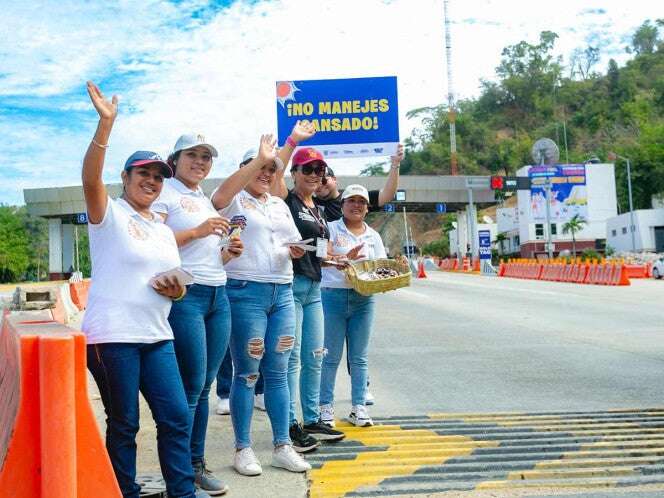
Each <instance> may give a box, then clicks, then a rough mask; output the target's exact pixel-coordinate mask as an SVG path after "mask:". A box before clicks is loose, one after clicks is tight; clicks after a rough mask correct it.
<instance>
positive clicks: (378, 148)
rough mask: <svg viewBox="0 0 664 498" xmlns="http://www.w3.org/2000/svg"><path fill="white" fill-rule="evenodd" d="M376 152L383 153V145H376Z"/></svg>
mask: <svg viewBox="0 0 664 498" xmlns="http://www.w3.org/2000/svg"><path fill="white" fill-rule="evenodd" d="M374 152H375V153H376V154H381V153H382V152H383V147H376V148H375V149H374Z"/></svg>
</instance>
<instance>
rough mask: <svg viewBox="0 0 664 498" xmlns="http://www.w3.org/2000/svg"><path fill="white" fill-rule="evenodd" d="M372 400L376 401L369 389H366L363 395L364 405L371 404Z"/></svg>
mask: <svg viewBox="0 0 664 498" xmlns="http://www.w3.org/2000/svg"><path fill="white" fill-rule="evenodd" d="M374 401H376V398H374V395H373V394H371V392H370V391H369V389H367V392H366V394H365V395H364V404H365V405H373V404H374Z"/></svg>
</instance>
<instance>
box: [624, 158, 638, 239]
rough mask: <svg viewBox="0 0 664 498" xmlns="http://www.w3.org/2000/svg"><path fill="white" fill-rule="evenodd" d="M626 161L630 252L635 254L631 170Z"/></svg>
mask: <svg viewBox="0 0 664 498" xmlns="http://www.w3.org/2000/svg"><path fill="white" fill-rule="evenodd" d="M624 159H625V161H627V193H628V195H629V223H630V226H629V231H630V232H631V234H632V252H636V235H635V234H634V228H635V227H634V205H633V204H632V168H631V167H630V164H629V159H627V158H624Z"/></svg>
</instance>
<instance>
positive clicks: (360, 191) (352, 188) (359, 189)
mask: <svg viewBox="0 0 664 498" xmlns="http://www.w3.org/2000/svg"><path fill="white" fill-rule="evenodd" d="M356 195H359V196H360V197H363V198H364V199H366V201H367V202H369V192H368V191H367V189H366V188H364V187H363V186H362V185H357V184H353V185H348V187H346V188H345V189H344V193H343V194H341V200H342V201H343V200H345V199H348V198H349V197H355V196H356Z"/></svg>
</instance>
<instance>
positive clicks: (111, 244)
mask: <svg viewBox="0 0 664 498" xmlns="http://www.w3.org/2000/svg"><path fill="white" fill-rule="evenodd" d="M87 86H88V94H89V95H90V99H91V100H92V103H93V105H94V107H95V109H96V110H97V113H98V114H99V124H98V125H97V131H96V132H95V135H94V137H93V139H92V142H91V143H90V145H89V146H88V150H87V153H86V154H85V158H84V160H83V173H82V176H83V193H84V195H85V204H86V207H87V211H88V220H89V231H90V255H91V258H92V286H91V287H90V296H89V301H88V307H87V310H86V312H85V318H84V319H83V324H82V327H81V328H82V330H83V331H84V332H85V335H86V338H87V343H88V346H87V356H88V368H89V369H90V372H91V373H92V375H93V377H94V379H95V382H96V383H97V386H98V387H99V393H100V395H101V399H102V402H103V404H104V410H105V412H106V417H107V418H106V448H107V449H108V454H109V457H110V459H111V463H112V464H113V470H114V471H115V476H116V478H117V480H118V484H119V486H120V490H121V492H122V495H123V496H124V497H125V498H138V496H139V494H140V490H141V487H140V486H139V485H138V484H137V483H136V433H137V432H138V429H139V408H138V393H139V391H140V392H141V393H142V394H143V396H144V397H145V399H146V400H147V402H148V405H149V406H150V409H151V411H152V416H153V417H154V420H155V422H156V423H157V447H158V451H159V463H160V465H161V469H162V474H163V476H164V480H165V481H166V490H167V491H168V494H169V496H177V497H186V498H192V497H194V496H197V497H201V498H202V497H207V496H209V495H207V494H206V493H203V492H200V493H196V492H195V487H194V472H193V469H192V465H191V451H190V449H189V413H188V410H187V399H186V397H185V393H184V388H183V386H182V379H181V378H180V375H179V373H178V366H177V361H176V359H175V352H174V348H173V332H172V330H171V327H170V326H169V324H168V321H167V317H168V313H169V310H170V308H171V303H172V302H174V301H178V300H181V299H183V298H184V297H185V295H186V289H185V288H184V287H183V286H182V285H181V284H180V283H179V282H178V281H177V279H172V278H167V277H164V278H157V279H156V280H154V277H155V275H157V274H159V273H163V272H168V271H169V270H172V269H174V268H177V267H178V266H179V265H180V257H179V254H178V249H177V245H176V242H175V238H174V237H173V232H172V231H171V230H170V229H168V228H167V227H166V226H165V225H164V224H163V223H162V222H161V218H160V217H159V216H158V215H157V214H155V213H154V212H153V211H151V209H150V206H151V204H152V202H153V201H154V200H155V199H156V198H157V196H158V195H159V193H160V192H161V190H162V183H163V181H164V178H168V177H170V176H172V174H173V173H172V171H171V168H170V167H169V166H168V164H166V163H165V162H164V161H163V160H162V159H161V158H160V157H159V156H158V155H157V154H155V153H153V152H146V151H138V152H135V153H134V154H132V155H131V156H130V157H129V159H128V160H127V162H126V163H125V166H124V171H123V172H122V184H123V193H122V196H121V197H120V198H119V199H111V198H110V197H109V196H108V193H107V192H106V188H105V187H104V183H103V181H102V171H103V168H104V157H105V154H106V149H107V148H108V140H109V137H110V134H111V129H112V128H113V123H114V122H115V118H116V116H117V112H118V101H117V97H115V96H114V97H113V99H112V100H111V101H109V100H108V99H106V98H105V97H104V95H103V94H102V93H101V91H100V90H99V88H98V87H97V86H96V85H94V84H93V83H92V82H88V84H87ZM151 281H152V285H150V282H151Z"/></svg>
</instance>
